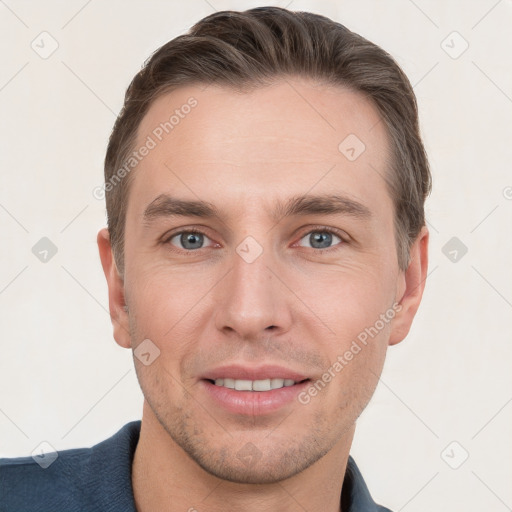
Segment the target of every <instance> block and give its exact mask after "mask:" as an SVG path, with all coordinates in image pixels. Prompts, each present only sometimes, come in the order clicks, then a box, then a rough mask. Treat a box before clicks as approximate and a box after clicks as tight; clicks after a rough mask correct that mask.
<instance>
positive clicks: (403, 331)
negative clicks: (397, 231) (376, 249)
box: [388, 226, 429, 345]
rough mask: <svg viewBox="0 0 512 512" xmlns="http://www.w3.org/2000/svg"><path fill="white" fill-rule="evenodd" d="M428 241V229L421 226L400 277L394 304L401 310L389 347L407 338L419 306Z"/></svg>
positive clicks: (392, 327) (394, 320)
mask: <svg viewBox="0 0 512 512" xmlns="http://www.w3.org/2000/svg"><path fill="white" fill-rule="evenodd" d="M428 240H429V232H428V229H427V227H426V226H423V228H422V229H421V231H420V233H419V235H418V236H417V238H416V240H415V242H414V243H413V245H412V246H411V251H410V255H411V258H410V263H409V266H408V267H407V270H405V272H403V273H402V275H401V276H400V279H401V286H400V288H401V289H400V291H399V294H398V296H397V298H396V302H398V303H399V304H400V306H401V309H400V311H399V312H398V314H397V315H396V316H395V318H394V319H393V322H392V324H391V334H390V337H389V342H388V343H389V345H396V344H397V343H399V342H400V341H402V340H403V339H404V338H405V337H406V336H407V334H408V332H409V330H410V328H411V325H412V321H413V319H414V316H415V315H416V311H418V308H419V306H420V302H421V298H422V296H423V290H424V288H425V280H426V278H427V270H428Z"/></svg>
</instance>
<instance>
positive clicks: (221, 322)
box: [216, 237, 289, 339]
mask: <svg viewBox="0 0 512 512" xmlns="http://www.w3.org/2000/svg"><path fill="white" fill-rule="evenodd" d="M275 267H276V265H275V262H274V258H273V256H272V254H271V251H270V250H263V247H262V246H261V245H260V244H259V243H258V242H257V241H256V240H255V239H254V238H252V237H247V238H246V239H245V240H244V241H242V242H241V243H240V244H239V245H238V246H237V247H236V250H235V251H234V252H233V255H232V267H231V272H229V273H228V275H227V276H226V278H225V279H226V281H225V282H224V284H223V286H222V292H221V297H219V303H218V305H217V318H216V323H217V327H218V328H219V329H224V330H226V329H227V330H233V331H236V332H237V333H238V334H239V336H240V337H244V338H248V339H250V338H254V337H257V336H258V335H261V333H263V332H264V331H265V329H268V328H270V327H273V328H274V329H275V328H281V329H285V330H286V329H287V328H288V323H289V318H288V316H289V315H288V312H287V308H286V297H284V295H283V286H282V284H281V283H280V282H279V280H278V279H276V277H275V275H274V274H273V272H276V270H275ZM271 269H272V270H271Z"/></svg>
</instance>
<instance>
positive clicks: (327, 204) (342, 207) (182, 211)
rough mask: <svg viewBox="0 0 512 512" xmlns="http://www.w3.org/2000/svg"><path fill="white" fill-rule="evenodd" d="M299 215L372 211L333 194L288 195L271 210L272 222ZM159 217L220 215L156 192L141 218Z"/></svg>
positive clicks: (201, 203)
mask: <svg viewBox="0 0 512 512" xmlns="http://www.w3.org/2000/svg"><path fill="white" fill-rule="evenodd" d="M299 215H348V216H351V217H354V218H357V219H362V220H367V219H369V218H370V217H371V216H372V213H371V211H370V209H369V208H368V207H367V206H365V205H364V204H362V203H360V202H358V201H354V200H353V199H350V198H348V197H344V196H340V195H335V194H327V195H302V196H295V197H291V198H289V199H288V200H287V201H286V202H285V203H283V202H281V201H278V202H277V203H276V204H275V205H274V209H273V210H272V211H271V217H272V219H273V220H274V221H276V222H278V221H280V220H281V219H282V218H284V217H293V216H299ZM162 217H163V218H165V217H198V218H213V217H219V218H222V213H221V211H220V210H219V209H218V208H217V207H216V206H215V205H213V204H212V203H209V202H207V201H193V200H185V199H179V198H176V197H171V196H169V195H167V194H160V195H159V196H158V197H157V198H156V199H154V200H153V201H152V202H151V203H150V204H149V205H148V206H147V208H146V209H145V211H144V214H143V219H144V221H145V223H147V224H149V223H151V221H153V220H155V219H157V218H162Z"/></svg>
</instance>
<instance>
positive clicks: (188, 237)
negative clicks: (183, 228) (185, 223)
mask: <svg viewBox="0 0 512 512" xmlns="http://www.w3.org/2000/svg"><path fill="white" fill-rule="evenodd" d="M201 237H202V235H201V234H200V233H188V234H183V235H181V244H182V245H183V247H185V249H200V248H201V243H202V238H201Z"/></svg>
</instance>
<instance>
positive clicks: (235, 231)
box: [1, 7, 431, 512]
mask: <svg viewBox="0 0 512 512" xmlns="http://www.w3.org/2000/svg"><path fill="white" fill-rule="evenodd" d="M430 187H431V178H430V172H429V168H428V163H427V158H426V155H425V151H424V148H423V144H422V142H421V138H420V134H419V129H418V119H417V108H416V101H415V98H414V94H413V91H412V88H411V86H410V83H409V81H408V80H407V78H406V77H405V75H404V74H403V72H402V71H401V70H400V68H399V67H398V65H397V64H396V63H395V62H394V60H393V59H392V58H391V57H390V56H389V55H388V54H387V53H386V52H384V51H383V50H382V49H380V48H379V47H377V46H375V45H374V44H372V43H370V42H369V41H367V40H365V39H363V38H362V37H360V36H359V35H357V34H354V33H352V32H350V31H349V30H347V29H346V28H345V27H343V26H341V25H340V24H338V23H335V22H333V21H331V20H329V19H327V18H325V17H321V16H318V15H314V14H311V13H300V12H291V11H287V10H285V9H280V8H275V7H265V8H257V9H252V10H249V11H245V12H233V11H224V12H218V13H216V14H213V15H211V16H209V17H207V18H205V19H203V20H201V21H200V22H199V23H197V24H196V25H195V26H194V27H193V28H192V29H191V31H190V32H189V33H188V34H186V35H183V36H180V37H178V38H176V39H174V40H173V41H170V42H169V43H167V44H166V45H164V46H163V47H162V48H160V49H159V50H158V51H157V52H156V53H154V54H153V55H152V57H151V58H150V59H149V61H148V62H147V63H146V64H145V66H144V68H143V69H142V70H141V71H140V72H139V73H138V74H137V75H136V76H135V78H134V80H133V81H132V83H131V84H130V86H129V87H128V90H127V92H126V97H125V103H124V107H123V109H122V111H121V114H120V116H119V117H118V119H117V121H116V123H115V126H114V129H113V132H112V135H111V138H110V141H109V146H108V149H107V155H106V159H105V192H106V203H107V212H108V230H107V229H103V230H101V231H100V232H99V234H98V246H99V252H100V257H101V262H102V265H103V270H104V272H105V276H106V279H107V283H108V291H109V304H110V314H111V318H112V323H113V327H114V338H115V340H116V341H117V343H118V344H119V345H121V346H123V347H126V348H129V349H133V354H134V363H135V367H136V371H137V376H138V379H139V382H140V385H141V388H142V391H143V393H144V397H145V400H144V406H143V418H142V422H141V423H140V422H132V423H129V424H128V425H126V426H125V427H124V428H123V429H122V430H121V431H119V432H118V433H117V434H116V435H115V436H113V437H112V438H110V439H107V440H106V441H104V442H102V443H100V444H98V445H96V446H94V447H92V448H89V449H85V448H84V449H76V450H67V451H63V452H60V453H59V454H58V458H57V459H56V460H55V461H54V462H53V464H51V465H50V466H48V467H47V468H46V469H42V468H41V467H40V466H39V464H36V463H35V462H34V461H33V460H32V458H20V459H11V460H3V461H2V466H1V478H2V484H1V492H2V494H1V499H2V500H3V502H2V506H3V508H2V510H8V511H11V510H26V511H27V510H67V511H69V510H110V511H117V510H119V511H121V510H123V511H128V510H138V511H139V512H146V511H155V510H158V511H172V512H174V511H187V510H188V511H199V512H201V511H209V512H210V511H213V512H216V511H233V510H236V511H238V510H240V511H248V512H252V511H263V510H274V511H275V510H278V511H292V510H293V511H295V510H308V511H320V510H321V511H332V512H336V511H339V510H342V511H343V512H349V511H351V512H355V511H386V510H389V509H386V508H384V507H381V506H379V505H377V504H375V503H374V501H373V500H372V498H371V496H370V493H369V491H368V489H367V487H366V485H365V483H364V480H363V477H362V475H361V473H360V472H359V470H358V468H357V466H356V463H355V461H354V459H353V458H352V457H350V455H349V452H350V447H351V443H352V439H353V436H354V430H355V423H356V420H357V418H358V416H359V415H360V414H361V412H362V411H363V409H364V408H365V406H366V405H367V404H368V402H369V400H370V398H371V396H372V394H373V392H374V390H375V387H376V385H377V382H378V379H379V375H380V373H381V371H382V367H383V364H384V360H385V355H386V349H387V346H388V345H393V344H396V343H398V342H400V341H401V340H403V339H404V337H405V336H406V335H407V333H408V331H409V328H410V326H411V323H412V321H413V317H414V316H415V313H416V311H417V309H418V306H419V304H420V301H421V296H422V292H423V288H424V283H425V278H426V272H427V259H428V258H427V250H428V231H427V228H426V226H425V218H424V201H425V198H426V197H427V195H428V193H429V192H430ZM386 477H387V476H384V478H386ZM390 484H391V481H390Z"/></svg>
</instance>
